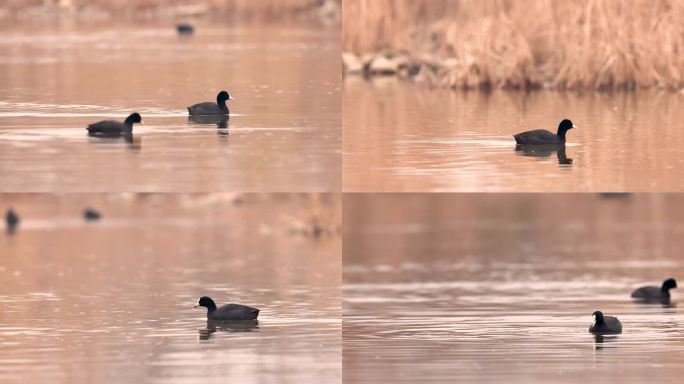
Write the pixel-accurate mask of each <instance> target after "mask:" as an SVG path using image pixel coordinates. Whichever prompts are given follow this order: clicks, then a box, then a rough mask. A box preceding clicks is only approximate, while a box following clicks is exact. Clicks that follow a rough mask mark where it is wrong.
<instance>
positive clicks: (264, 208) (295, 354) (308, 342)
mask: <svg viewBox="0 0 684 384" xmlns="http://www.w3.org/2000/svg"><path fill="white" fill-rule="evenodd" d="M8 205H12V206H13V207H14V209H15V210H16V211H17V212H18V213H19V214H20V215H21V216H22V218H23V220H22V223H21V225H20V227H19V229H18V231H17V232H16V233H15V234H14V235H12V236H8V235H6V234H5V233H1V234H0V255H2V257H1V258H0V287H1V288H0V345H1V346H2V348H0V382H3V383H26V382H30V383H47V382H69V383H92V382H98V383H143V382H145V383H155V382H160V383H162V382H163V383H200V382H201V383H225V382H231V381H239V382H247V383H264V382H283V383H306V382H313V383H321V382H323V383H339V382H340V380H341V375H342V371H341V370H342V366H341V335H340V334H341V320H340V316H341V314H340V312H341V309H340V306H341V304H340V284H341V281H340V280H341V273H340V265H341V260H340V258H341V257H340V242H339V240H340V239H339V236H338V235H335V229H336V228H337V226H338V225H339V202H337V199H336V198H334V197H332V196H282V195H280V196H270V195H261V196H254V195H246V196H223V195H105V196H103V195H74V194H67V195H62V196H55V195H49V196H41V195H24V196H19V195H14V196H8V195H4V196H2V195H0V207H7V206H8ZM84 206H91V207H93V208H96V209H98V210H100V212H102V215H103V218H102V219H101V220H100V221H99V222H86V221H85V220H83V218H82V217H81V210H82V209H83V207H84ZM3 212H4V210H3ZM314 222H315V223H317V225H318V226H320V227H321V229H322V230H321V231H320V234H319V236H317V237H316V236H312V232H307V231H306V229H307V228H309V227H310V226H311V225H312V223H314ZM201 295H209V296H212V297H214V299H215V300H216V301H217V303H218V304H223V303H227V302H237V303H243V304H247V305H252V306H255V307H257V308H259V309H261V313H260V315H259V321H258V324H237V323H227V324H219V325H216V326H215V325H211V324H207V321H206V310H204V309H193V304H194V303H196V302H197V299H198V297H199V296H201Z"/></svg>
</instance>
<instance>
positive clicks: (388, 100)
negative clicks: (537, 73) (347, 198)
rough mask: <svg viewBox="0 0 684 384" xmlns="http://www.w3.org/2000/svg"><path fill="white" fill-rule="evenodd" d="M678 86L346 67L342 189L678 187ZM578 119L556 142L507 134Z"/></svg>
mask: <svg viewBox="0 0 684 384" xmlns="http://www.w3.org/2000/svg"><path fill="white" fill-rule="evenodd" d="M682 106H684V95H682V94H680V93H671V92H662V93H658V92H643V93H605V94H597V93H582V94H576V93H569V92H568V93H562V92H532V93H529V94H525V93H520V92H493V93H484V92H469V93H468V92H467V93H463V92H455V91H450V90H432V89H428V88H425V87H421V86H417V85H414V84H410V83H405V82H402V81H399V80H396V79H393V78H379V79H373V80H372V81H364V80H362V79H360V78H358V77H353V76H350V77H347V78H345V82H344V95H343V116H344V118H343V120H342V124H343V153H344V161H343V175H344V176H343V177H344V181H343V186H344V189H345V191H362V192H373V191H387V192H396V191H411V192H423V191H469V192H478V191H496V192H501V191H504V192H505V191H509V192H527V191H533V192H574V191H581V192H601V191H633V192H640V191H654V192H667V191H684V181H683V180H684V160H683V159H682V156H681V155H680V153H681V150H682V147H681V145H680V143H682V142H684V131H682V129H681V127H680V124H679V122H680V121H682V119H684V115H682V111H684V108H682ZM566 117H567V118H570V119H572V121H573V122H574V123H575V124H576V125H577V126H578V127H579V128H577V129H573V130H571V131H570V132H569V133H568V145H567V146H566V148H565V150H564V151H557V150H555V149H550V148H543V149H536V150H534V151H531V150H516V145H515V140H514V139H513V137H512V135H513V134H515V133H519V132H522V131H526V130H530V129H539V128H543V129H548V130H551V131H554V132H555V130H556V129H557V127H558V124H559V122H560V121H561V119H563V118H566Z"/></svg>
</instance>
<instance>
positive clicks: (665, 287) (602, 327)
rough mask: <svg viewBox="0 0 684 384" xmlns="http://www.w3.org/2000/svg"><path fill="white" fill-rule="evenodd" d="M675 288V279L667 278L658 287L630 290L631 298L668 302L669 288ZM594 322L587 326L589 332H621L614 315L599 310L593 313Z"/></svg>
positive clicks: (644, 301)
mask: <svg viewBox="0 0 684 384" xmlns="http://www.w3.org/2000/svg"><path fill="white" fill-rule="evenodd" d="M673 288H677V281H676V280H675V279H673V278H669V279H667V280H665V281H663V284H662V285H661V286H660V287H658V286H655V285H649V286H645V287H641V288H638V289H636V290H635V291H634V292H632V298H633V299H635V300H637V301H639V302H642V303H661V304H667V303H669V302H670V289H673ZM593 316H594V324H592V325H591V326H590V327H589V332H591V333H595V334H611V333H622V323H620V320H619V319H618V318H617V317H615V316H604V315H603V313H602V312H601V311H596V312H594V314H593Z"/></svg>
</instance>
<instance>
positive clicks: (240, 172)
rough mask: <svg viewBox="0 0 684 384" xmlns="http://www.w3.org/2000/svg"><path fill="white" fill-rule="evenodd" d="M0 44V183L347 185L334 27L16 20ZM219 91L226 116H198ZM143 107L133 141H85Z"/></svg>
mask: <svg viewBox="0 0 684 384" xmlns="http://www.w3.org/2000/svg"><path fill="white" fill-rule="evenodd" d="M0 47H2V50H1V51H2V54H0V84H1V85H0V175H2V178H3V182H2V184H1V185H0V191H5V192H13V191H19V192H27V191H36V192H41V191H46V192H53V191H57V192H109V191H123V192H128V191H146V192H148V191H164V192H176V191H179V192H196V191H198V192H214V191H236V190H239V191H259V192H261V191H276V192H280V191H334V190H338V189H339V184H340V109H341V106H340V104H341V103H340V70H341V69H340V63H339V54H338V53H336V52H339V35H338V33H337V30H336V29H335V28H334V27H322V26H318V25H298V26H269V25H263V24H259V25H251V26H224V25H220V24H219V25H212V24H209V25H201V24H200V25H198V26H197V29H196V33H195V34H194V35H193V36H190V37H179V36H177V35H176V32H175V27H174V25H173V24H161V25H160V24H144V23H143V24H139V23H138V24H113V25H107V24H101V25H97V26H72V25H65V26H60V27H57V26H53V27H49V26H37V25H34V24H27V25H6V26H5V27H3V30H2V33H1V34H0ZM222 89H227V90H228V91H229V92H230V94H231V95H232V96H233V97H234V98H235V100H234V101H230V102H229V103H228V105H229V108H230V110H231V113H232V115H231V117H230V120H229V121H212V120H199V121H197V120H189V119H188V117H187V110H186V108H185V107H186V106H188V105H192V104H194V103H197V102H204V101H215V100H216V94H217V93H218V92H219V91H220V90H222ZM134 111H136V112H139V113H140V114H141V115H142V117H143V121H144V123H145V124H146V125H145V126H137V125H136V127H135V129H134V140H133V142H131V143H128V142H126V141H125V140H123V139H121V140H111V139H110V140H102V139H97V140H96V139H92V138H89V137H88V136H87V135H86V130H85V127H86V126H87V125H88V124H89V123H93V122H96V121H99V120H102V119H116V120H120V121H122V120H123V119H125V117H126V116H128V115H129V114H130V113H131V112H134Z"/></svg>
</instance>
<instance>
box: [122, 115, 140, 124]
mask: <svg viewBox="0 0 684 384" xmlns="http://www.w3.org/2000/svg"><path fill="white" fill-rule="evenodd" d="M141 121H142V117H140V114H139V113H137V112H135V113H131V114H130V116H128V117H127V118H126V121H124V124H127V125H133V123H139V122H141Z"/></svg>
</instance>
